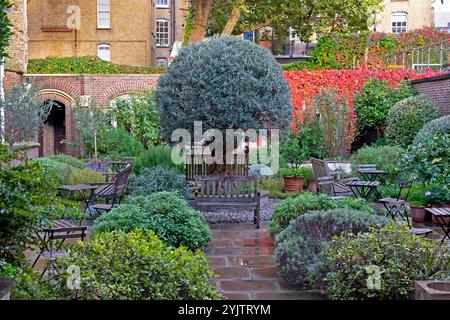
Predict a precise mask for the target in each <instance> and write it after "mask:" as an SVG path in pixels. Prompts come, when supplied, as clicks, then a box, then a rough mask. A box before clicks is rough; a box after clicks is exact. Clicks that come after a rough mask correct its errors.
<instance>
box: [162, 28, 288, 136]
mask: <svg viewBox="0 0 450 320" xmlns="http://www.w3.org/2000/svg"><path fill="white" fill-rule="evenodd" d="M155 95H156V101H157V104H158V107H159V109H160V118H161V127H162V133H163V136H164V138H165V139H166V140H168V141H169V140H170V138H171V134H172V132H173V131H174V130H175V129H178V128H183V129H187V130H189V131H190V132H191V133H192V132H193V127H194V121H203V130H207V129H210V128H215V129H219V130H221V129H238V128H240V129H243V130H247V129H250V128H252V129H261V128H279V129H280V130H287V129H288V128H289V125H290V117H291V112H292V103H291V95H290V90H289V86H288V84H287V82H286V80H285V79H284V75H283V71H282V70H281V68H280V67H279V65H278V63H277V62H276V60H275V59H274V57H273V55H272V54H270V53H269V52H268V51H267V50H266V49H264V48H262V47H260V46H258V45H257V44H255V43H252V42H250V41H245V40H242V39H239V38H237V37H211V38H208V39H206V40H205V41H200V42H197V43H194V44H190V45H188V46H186V47H184V48H183V50H182V51H181V52H180V54H179V55H178V56H177V58H176V59H175V60H174V61H173V63H171V64H170V66H169V68H168V69H167V71H166V72H165V73H164V74H163V75H161V77H159V79H158V89H157V90H156V92H155Z"/></svg>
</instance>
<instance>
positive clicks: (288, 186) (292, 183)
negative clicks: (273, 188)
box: [284, 177, 305, 192]
mask: <svg viewBox="0 0 450 320" xmlns="http://www.w3.org/2000/svg"><path fill="white" fill-rule="evenodd" d="M304 185H305V179H303V178H294V177H284V191H286V192H300V191H302V190H303V186H304Z"/></svg>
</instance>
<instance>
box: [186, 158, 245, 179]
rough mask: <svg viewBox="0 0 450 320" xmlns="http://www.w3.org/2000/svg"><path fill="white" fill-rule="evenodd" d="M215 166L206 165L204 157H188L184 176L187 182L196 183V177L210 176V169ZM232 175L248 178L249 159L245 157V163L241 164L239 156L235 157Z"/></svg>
mask: <svg viewBox="0 0 450 320" xmlns="http://www.w3.org/2000/svg"><path fill="white" fill-rule="evenodd" d="M211 166H213V165H209V164H206V163H205V161H204V159H203V157H202V156H197V155H188V156H186V161H185V165H184V174H185V177H186V180H187V181H194V180H195V177H196V176H206V175H208V169H209V168H210V167H211ZM230 166H232V169H233V170H232V172H231V174H232V175H233V176H248V173H249V157H248V154H246V155H245V160H244V163H239V162H238V160H237V155H235V156H234V164H233V165H230Z"/></svg>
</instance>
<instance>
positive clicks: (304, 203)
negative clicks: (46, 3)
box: [268, 192, 372, 236]
mask: <svg viewBox="0 0 450 320" xmlns="http://www.w3.org/2000/svg"><path fill="white" fill-rule="evenodd" d="M336 208H348V209H355V210H363V211H369V212H372V209H371V208H370V207H369V205H368V203H367V202H366V201H364V200H360V199H353V198H344V199H341V200H333V198H332V197H331V196H329V195H327V194H324V193H321V194H319V195H317V194H314V193H310V192H307V193H304V194H301V195H299V196H297V197H292V198H287V199H285V200H283V201H282V202H281V203H280V204H278V206H277V207H276V209H275V212H274V215H273V217H272V220H271V221H270V224H269V228H268V230H269V233H270V234H271V235H272V236H274V235H277V234H278V233H280V232H281V231H282V230H283V229H284V228H286V227H287V226H288V225H289V222H290V221H291V220H294V219H296V218H297V217H299V216H300V215H302V214H305V213H306V212H308V211H314V210H329V209H336Z"/></svg>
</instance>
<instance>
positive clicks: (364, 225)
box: [276, 209, 389, 284]
mask: <svg viewBox="0 0 450 320" xmlns="http://www.w3.org/2000/svg"><path fill="white" fill-rule="evenodd" d="M387 222H389V220H388V219H386V218H385V217H381V216H376V215H374V214H373V213H372V212H370V211H356V210H349V209H331V210H328V211H312V212H308V213H307V214H304V215H301V216H299V217H298V218H297V219H295V220H293V221H292V222H291V223H290V225H289V226H288V227H287V228H286V229H285V230H283V231H282V232H281V233H280V234H279V235H278V236H277V247H276V257H277V263H278V265H279V267H280V272H281V274H282V275H283V277H285V278H286V279H287V280H288V281H289V282H290V283H293V284H304V283H306V282H307V280H308V277H309V273H311V272H314V271H315V269H314V266H315V263H316V262H317V258H318V256H319V254H320V252H321V251H322V248H323V246H324V244H325V243H327V242H329V241H330V240H331V238H332V237H333V236H335V235H339V234H341V233H358V232H361V231H366V230H368V227H369V226H374V225H378V224H385V223H387Z"/></svg>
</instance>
